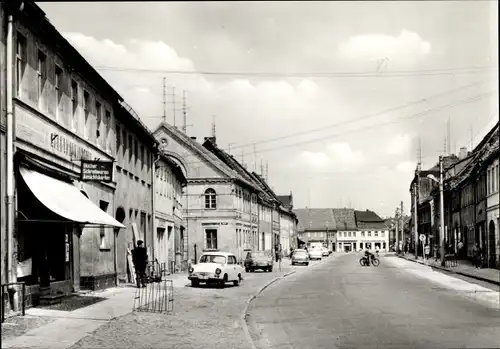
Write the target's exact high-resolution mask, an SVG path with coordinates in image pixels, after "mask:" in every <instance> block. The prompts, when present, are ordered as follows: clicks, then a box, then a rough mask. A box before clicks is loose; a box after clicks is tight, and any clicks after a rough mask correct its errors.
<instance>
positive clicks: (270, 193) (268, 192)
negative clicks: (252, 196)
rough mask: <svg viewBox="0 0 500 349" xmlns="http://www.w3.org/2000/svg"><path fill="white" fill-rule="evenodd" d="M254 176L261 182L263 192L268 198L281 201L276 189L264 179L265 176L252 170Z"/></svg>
mask: <svg viewBox="0 0 500 349" xmlns="http://www.w3.org/2000/svg"><path fill="white" fill-rule="evenodd" d="M252 176H253V177H254V178H255V180H256V181H257V183H259V185H260V187H261V188H262V189H263V193H264V194H265V196H266V199H267V200H270V201H276V202H279V200H278V197H277V196H276V194H275V193H274V191H273V190H272V189H271V188H270V187H269V185H267V183H266V181H265V180H264V178H262V176H260V175H258V174H257V173H255V172H252Z"/></svg>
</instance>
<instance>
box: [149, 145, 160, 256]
mask: <svg viewBox="0 0 500 349" xmlns="http://www.w3.org/2000/svg"><path fill="white" fill-rule="evenodd" d="M152 156H154V153H153V154H152ZM158 161H160V154H158V157H157V158H156V160H153V164H152V166H151V190H152V192H153V195H152V199H151V206H152V211H153V215H152V219H153V233H152V236H153V244H152V251H151V254H152V260H153V261H154V260H155V258H156V256H155V252H156V248H155V241H156V239H155V236H156V185H155V184H156V164H157V163H158Z"/></svg>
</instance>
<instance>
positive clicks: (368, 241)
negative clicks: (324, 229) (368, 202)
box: [337, 210, 389, 252]
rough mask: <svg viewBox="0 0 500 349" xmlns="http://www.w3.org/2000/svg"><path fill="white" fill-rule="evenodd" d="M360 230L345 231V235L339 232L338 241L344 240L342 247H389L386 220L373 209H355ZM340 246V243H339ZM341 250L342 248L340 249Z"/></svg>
mask: <svg viewBox="0 0 500 349" xmlns="http://www.w3.org/2000/svg"><path fill="white" fill-rule="evenodd" d="M354 216H355V219H356V226H357V228H358V231H344V232H343V234H342V235H343V236H342V237H340V234H339V233H337V241H338V242H340V241H342V244H343V245H342V249H343V250H346V246H349V244H350V246H351V249H352V250H358V251H359V250H363V249H370V250H379V251H383V252H385V251H387V250H388V249H389V230H388V229H387V226H386V224H385V221H384V220H383V219H382V218H380V217H379V216H378V215H377V214H376V213H375V212H373V211H369V210H366V211H354ZM339 248H340V245H339ZM339 250H340V249H339Z"/></svg>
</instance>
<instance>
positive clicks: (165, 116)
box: [163, 78, 167, 122]
mask: <svg viewBox="0 0 500 349" xmlns="http://www.w3.org/2000/svg"><path fill="white" fill-rule="evenodd" d="M163 121H164V122H166V121H167V78H163Z"/></svg>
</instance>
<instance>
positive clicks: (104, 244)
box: [99, 200, 109, 250]
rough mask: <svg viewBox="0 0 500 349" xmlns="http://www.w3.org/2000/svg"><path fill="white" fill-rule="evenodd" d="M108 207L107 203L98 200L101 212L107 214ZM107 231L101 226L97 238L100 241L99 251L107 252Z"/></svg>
mask: <svg viewBox="0 0 500 349" xmlns="http://www.w3.org/2000/svg"><path fill="white" fill-rule="evenodd" d="M108 206H109V203H108V202H106V201H102V200H99V207H100V208H101V210H103V211H104V212H107V211H108ZM107 229H108V228H105V227H104V226H101V228H100V233H99V236H100V239H101V243H100V245H99V248H100V249H101V250H108V249H109V241H108V236H107V234H106V230H107Z"/></svg>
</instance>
